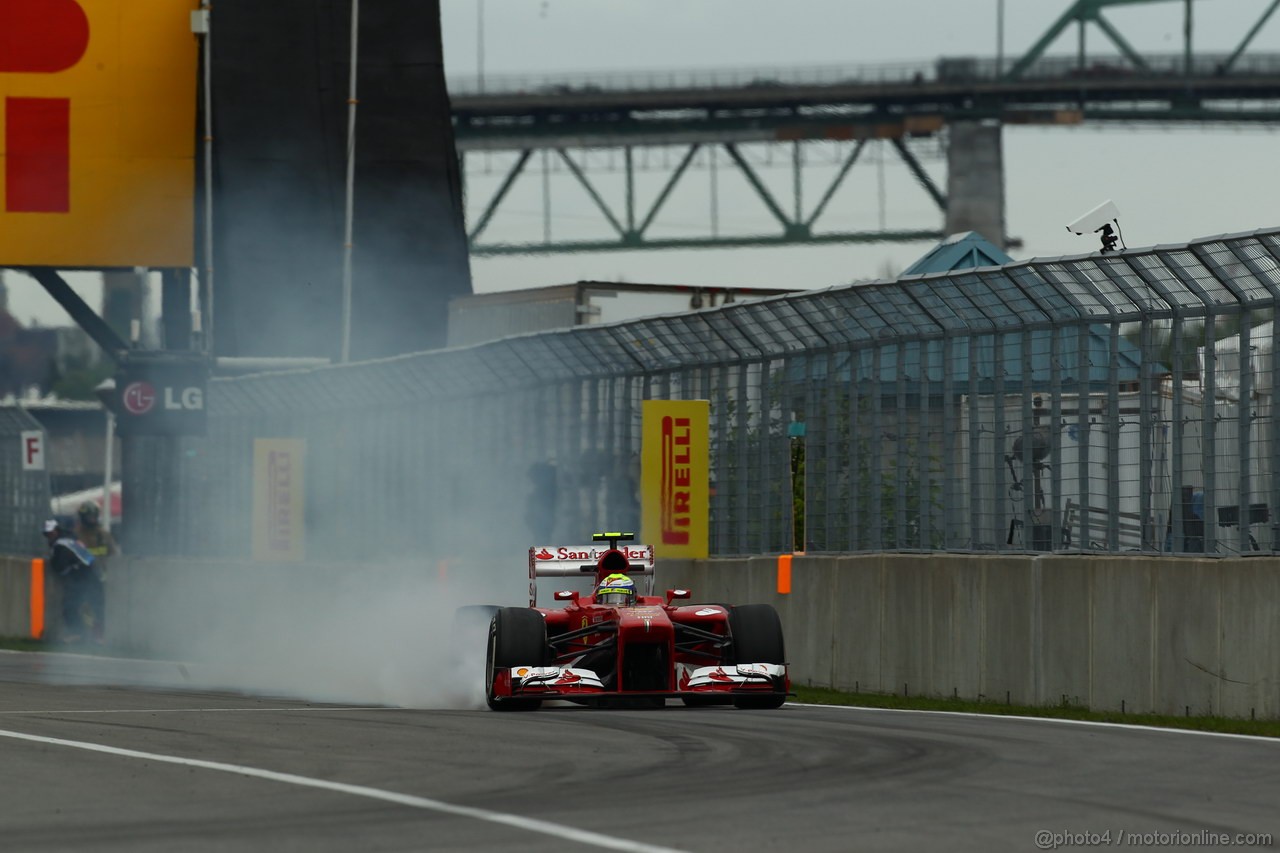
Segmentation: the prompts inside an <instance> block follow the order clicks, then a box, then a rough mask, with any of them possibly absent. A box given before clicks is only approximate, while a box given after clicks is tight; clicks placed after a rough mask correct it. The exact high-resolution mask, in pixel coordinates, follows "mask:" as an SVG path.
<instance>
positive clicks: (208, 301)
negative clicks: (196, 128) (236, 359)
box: [197, 0, 213, 355]
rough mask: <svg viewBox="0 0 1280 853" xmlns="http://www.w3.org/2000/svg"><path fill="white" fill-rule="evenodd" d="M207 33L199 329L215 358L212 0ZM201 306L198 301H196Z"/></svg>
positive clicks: (206, 6)
mask: <svg viewBox="0 0 1280 853" xmlns="http://www.w3.org/2000/svg"><path fill="white" fill-rule="evenodd" d="M200 8H201V9H202V10H204V13H205V31H204V275H203V276H201V278H202V279H203V281H202V282H201V284H203V285H204V288H203V289H204V307H203V311H202V314H203V316H202V317H201V319H200V322H199V324H198V325H199V327H200V328H202V329H203V331H204V351H205V352H206V353H209V354H210V355H212V354H213V20H212V19H213V13H212V10H211V0H202V2H201V4H200ZM197 305H199V300H197Z"/></svg>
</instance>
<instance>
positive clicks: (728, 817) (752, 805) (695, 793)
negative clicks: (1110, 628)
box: [0, 652, 1280, 853]
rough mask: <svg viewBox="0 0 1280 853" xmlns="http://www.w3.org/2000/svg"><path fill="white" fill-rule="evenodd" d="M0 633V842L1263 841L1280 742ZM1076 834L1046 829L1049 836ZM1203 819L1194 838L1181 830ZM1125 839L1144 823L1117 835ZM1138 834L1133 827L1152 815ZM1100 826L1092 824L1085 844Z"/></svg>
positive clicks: (998, 844)
mask: <svg viewBox="0 0 1280 853" xmlns="http://www.w3.org/2000/svg"><path fill="white" fill-rule="evenodd" d="M186 680H187V676H186V673H185V672H184V671H182V668H181V667H179V666H178V665H176V664H165V663H144V662H137V661H113V660H110V659H102V658H88V657H78V656H70V655H45V654H22V653H6V652H0V757H2V760H0V777H2V778H3V782H2V783H0V849H3V850H15V851H51V850H94V851H97V850H129V851H137V850H154V851H160V850H164V851H173V850H271V851H282V850H307V851H314V850H335V851H336V850H342V851H351V850H361V851H365V850H432V851H436V850H439V851H447V850H458V851H462V850H465V851H469V853H475V851H483V850H530V851H569V850H592V849H598V850H625V851H656V850H688V851H729V850H788V851H792V853H801V851H822V850H829V851H850V850H981V851H993V850H1036V849H1038V848H1037V837H1036V834H1037V832H1047V833H1049V834H1050V835H1049V837H1048V838H1045V837H1042V838H1041V839H1040V841H1041V845H1042V846H1041V847H1040V849H1047V847H1049V846H1051V844H1052V842H1053V840H1054V839H1053V837H1052V836H1053V835H1054V834H1057V835H1058V836H1059V837H1060V839H1061V847H1062V848H1065V847H1067V846H1073V847H1083V846H1089V845H1087V844H1082V843H1080V842H1082V841H1088V840H1089V838H1090V836H1089V834H1091V833H1092V834H1093V835H1095V836H1098V837H1099V839H1100V837H1101V836H1102V834H1103V833H1106V832H1108V831H1109V832H1111V833H1112V834H1113V835H1112V837H1113V843H1112V844H1111V845H1110V846H1112V847H1123V848H1125V849H1141V846H1140V845H1138V844H1136V843H1133V842H1131V841H1127V840H1124V839H1120V841H1119V843H1116V842H1115V841H1114V839H1118V838H1120V836H1117V835H1116V833H1138V834H1145V833H1157V832H1163V833H1184V834H1185V836H1184V837H1183V838H1182V841H1184V842H1187V843H1180V844H1179V843H1176V841H1175V839H1174V838H1173V837H1168V836H1167V837H1166V838H1165V839H1164V840H1166V841H1175V843H1170V844H1155V845H1151V849H1172V848H1173V847H1175V846H1176V847H1177V848H1178V849H1193V850H1194V849H1220V848H1221V847H1224V846H1227V845H1226V844H1219V845H1216V846H1215V845H1212V844H1199V845H1197V844H1195V843H1192V842H1194V841H1195V840H1197V837H1196V836H1194V835H1192V834H1193V833H1205V832H1210V833H1225V834H1227V835H1228V836H1234V835H1235V834H1237V833H1271V834H1272V835H1273V837H1274V838H1280V808H1278V807H1277V804H1280V742H1273V741H1267V740H1260V739H1252V738H1240V737H1215V736H1204V735H1195V734H1185V733H1172V732H1162V731H1152V730H1143V729H1126V728H1120V727H1099V726H1085V725H1079V724H1067V723H1054V722H1043V721H1031V720H1017V719H993V718H979V717H969V716H959V715H942V714H923V713H902V712H887V711H871V710H851V709H842V708H822V707H815V706H800V705H788V706H786V707H784V708H782V709H781V710H777V711H738V710H734V709H729V708H724V709H721V708H702V709H686V708H683V707H677V706H674V705H673V706H671V707H668V708H667V709H665V710H656V711H593V710H588V709H582V708H577V707H574V706H564V707H553V708H547V709H544V710H542V711H539V712H535V713H512V714H498V713H492V712H489V711H480V710H418V709H401V708H381V707H351V706H347V707H342V706H334V705H309V704H307V703H305V702H301V701H298V700H286V699H274V698H268V697H246V696H243V695H237V694H235V693H233V692H216V693H215V692H209V691H198V690H190V689H181V685H182V684H183V683H185V682H186ZM1072 835H1074V836H1077V837H1074V838H1069V836H1072ZM1199 838H1200V839H1207V838H1209V836H1205V835H1203V834H1202V835H1200V836H1199ZM1138 840H1141V839H1138ZM1153 840H1155V839H1154V837H1153ZM1096 846H1099V847H1104V846H1108V845H1106V844H1101V843H1099V844H1097V845H1096Z"/></svg>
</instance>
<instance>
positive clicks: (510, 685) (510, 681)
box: [493, 663, 790, 701]
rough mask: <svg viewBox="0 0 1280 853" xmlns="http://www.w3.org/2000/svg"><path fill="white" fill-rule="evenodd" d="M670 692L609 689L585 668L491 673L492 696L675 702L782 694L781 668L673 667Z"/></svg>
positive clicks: (784, 684)
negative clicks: (637, 698)
mask: <svg viewBox="0 0 1280 853" xmlns="http://www.w3.org/2000/svg"><path fill="white" fill-rule="evenodd" d="M676 685H677V689H676V690H673V691H663V690H625V689H624V690H611V689H608V688H606V687H605V679H604V678H602V677H601V676H600V674H599V673H597V672H595V671H594V670H590V669H582V668H579V667H574V666H514V667H510V668H504V669H499V670H497V671H496V672H495V673H494V680H493V694H494V698H495V699H497V700H501V699H503V698H512V699H514V698H524V699H568V700H571V701H573V700H582V699H587V698H607V697H612V696H617V697H627V696H647V697H651V698H668V699H678V698H683V697H691V696H702V697H710V696H714V695H723V696H725V698H726V699H728V698H731V697H732V696H734V695H746V694H755V695H759V694H762V693H775V694H776V693H788V691H789V689H790V683H789V681H788V678H787V667H786V666H785V665H783V664H772V663H742V664H736V665H734V664H726V665H721V666H701V667H694V666H690V665H688V664H676Z"/></svg>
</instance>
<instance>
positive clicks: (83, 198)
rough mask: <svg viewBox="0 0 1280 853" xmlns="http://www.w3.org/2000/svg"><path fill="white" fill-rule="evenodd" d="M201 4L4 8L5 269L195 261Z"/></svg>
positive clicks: (31, 0) (0, 86) (105, 2)
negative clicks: (196, 28) (194, 19)
mask: <svg viewBox="0 0 1280 853" xmlns="http://www.w3.org/2000/svg"><path fill="white" fill-rule="evenodd" d="M198 7H199V0H0V266H53V267H129V266H152V267H179V266H191V264H192V256H193V242H194V236H193V228H194V212H195V211H194V193H195V142H196V65H197V55H198V54H197V42H196V36H195V35H193V34H192V32H191V12H192V11H193V10H194V9H196V8H198Z"/></svg>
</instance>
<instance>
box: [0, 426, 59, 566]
mask: <svg viewBox="0 0 1280 853" xmlns="http://www.w3.org/2000/svg"><path fill="white" fill-rule="evenodd" d="M36 432H38V433H41V436H42V438H43V434H44V428H43V427H41V426H40V422H39V421H37V420H36V419H35V418H34V417H32V416H31V414H30V413H29V412H27V411H26V410H25V409H23V408H21V407H20V406H0V490H3V497H0V506H3V507H4V512H2V513H0V554H14V555H27V554H41V553H43V552H44V551H45V550H47V545H46V543H45V541H44V537H43V536H42V535H41V533H40V529H41V528H40V525H41V522H43V521H44V520H45V519H47V518H48V517H49V513H50V512H51V510H50V508H49V500H50V497H49V495H50V492H49V470H48V468H47V466H45V465H44V464H43V460H42V459H40V458H39V457H40V455H41V454H43V453H44V443H43V441H42V442H41V444H40V445H38V446H35V447H31V446H28V445H27V443H26V442H25V441H24V438H23V434H24V433H26V434H27V435H30V434H31V433H36Z"/></svg>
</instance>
